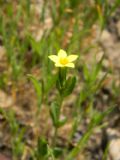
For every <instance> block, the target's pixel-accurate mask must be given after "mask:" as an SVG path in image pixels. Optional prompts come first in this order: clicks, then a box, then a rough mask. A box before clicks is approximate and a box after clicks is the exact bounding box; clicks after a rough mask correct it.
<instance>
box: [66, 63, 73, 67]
mask: <svg viewBox="0 0 120 160" xmlns="http://www.w3.org/2000/svg"><path fill="white" fill-rule="evenodd" d="M65 66H66V67H70V68H75V65H74V63H68V64H66V65H65Z"/></svg>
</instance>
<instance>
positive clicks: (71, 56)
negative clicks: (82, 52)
mask: <svg viewBox="0 0 120 160" xmlns="http://www.w3.org/2000/svg"><path fill="white" fill-rule="evenodd" d="M67 58H68V61H69V62H73V61H75V60H76V59H77V58H78V55H74V54H72V55H69V56H68V57H67Z"/></svg>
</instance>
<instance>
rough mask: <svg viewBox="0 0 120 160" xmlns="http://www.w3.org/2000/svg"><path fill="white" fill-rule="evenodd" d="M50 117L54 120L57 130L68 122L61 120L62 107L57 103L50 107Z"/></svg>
mask: <svg viewBox="0 0 120 160" xmlns="http://www.w3.org/2000/svg"><path fill="white" fill-rule="evenodd" d="M50 115H51V118H52V122H53V125H54V126H55V127H56V128H59V127H61V126H63V125H64V124H65V122H66V118H64V119H62V120H60V106H59V105H58V103H57V102H53V103H52V105H51V107H50Z"/></svg>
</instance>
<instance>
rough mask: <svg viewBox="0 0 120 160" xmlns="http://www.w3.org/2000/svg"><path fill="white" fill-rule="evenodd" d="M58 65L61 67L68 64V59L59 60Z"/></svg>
mask: <svg viewBox="0 0 120 160" xmlns="http://www.w3.org/2000/svg"><path fill="white" fill-rule="evenodd" d="M60 63H61V64H62V65H66V64H67V63H68V59H67V58H66V57H65V58H60Z"/></svg>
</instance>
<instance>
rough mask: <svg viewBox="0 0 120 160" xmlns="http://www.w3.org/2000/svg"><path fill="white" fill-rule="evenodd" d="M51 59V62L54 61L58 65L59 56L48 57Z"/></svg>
mask: <svg viewBox="0 0 120 160" xmlns="http://www.w3.org/2000/svg"><path fill="white" fill-rule="evenodd" d="M48 57H49V58H50V60H52V61H53V62H55V63H57V62H58V56H56V55H50V56H48Z"/></svg>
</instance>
